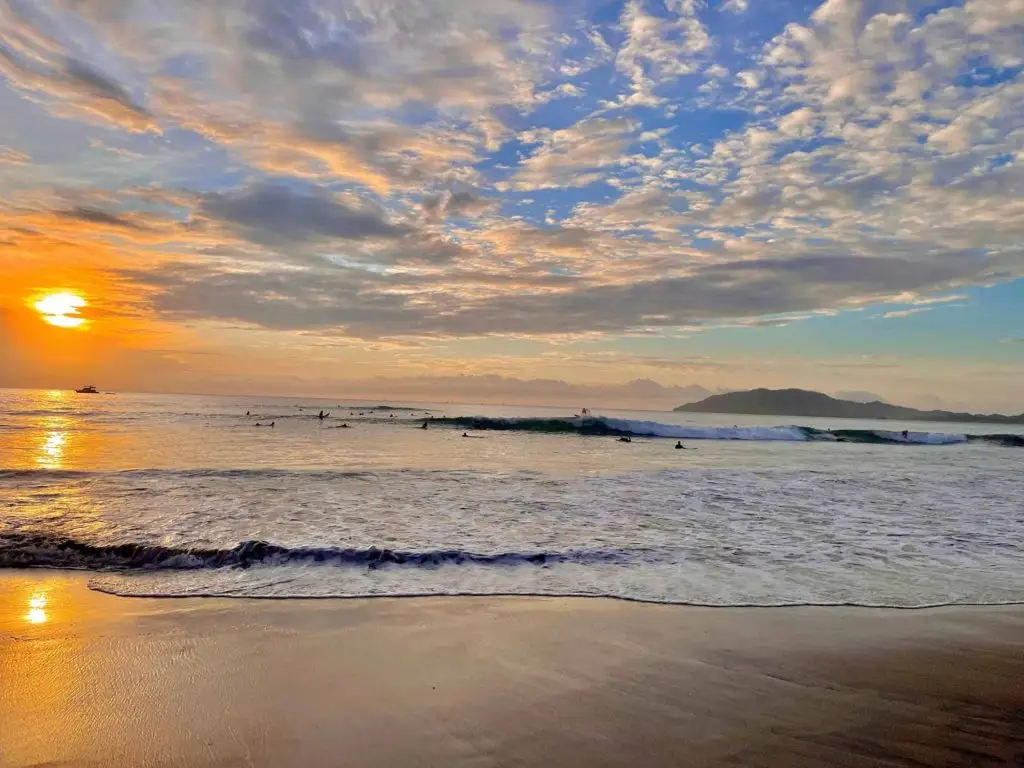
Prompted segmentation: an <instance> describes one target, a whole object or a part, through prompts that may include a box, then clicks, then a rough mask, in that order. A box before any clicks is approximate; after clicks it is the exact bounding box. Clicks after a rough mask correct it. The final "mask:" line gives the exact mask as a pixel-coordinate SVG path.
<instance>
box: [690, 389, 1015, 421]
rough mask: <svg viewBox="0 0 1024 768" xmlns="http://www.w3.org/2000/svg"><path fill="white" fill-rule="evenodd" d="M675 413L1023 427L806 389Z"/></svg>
mask: <svg viewBox="0 0 1024 768" xmlns="http://www.w3.org/2000/svg"><path fill="white" fill-rule="evenodd" d="M675 410H677V411H684V412H687V413H743V414H756V415H763V416H812V417H821V418H828V419H890V420H899V421H956V422H979V423H987V424H1024V413H1021V414H1018V415H1017V416H1004V415H1003V414H1000V413H991V414H978V413H955V412H953V411H920V410H918V409H917V408H905V407H903V406H900V405H890V404H889V403H883V402H881V401H878V400H876V401H874V402H870V403H860V402H855V401H853V400H839V399H837V398H835V397H829V396H828V395H825V394H822V393H821V392H810V391H808V390H806V389H751V390H747V391H745V392H729V393H727V394H724V395H712V396H711V397H706V398H704V399H703V400H701V401H699V402H696V403H688V404H686V405H680V406H679V407H678V408H676V409H675Z"/></svg>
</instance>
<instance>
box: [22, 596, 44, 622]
mask: <svg viewBox="0 0 1024 768" xmlns="http://www.w3.org/2000/svg"><path fill="white" fill-rule="evenodd" d="M48 618H49V617H48V616H47V615H46V595H44V594H42V593H40V592H37V593H35V594H34V595H32V597H30V598H29V600H28V613H26V614H25V621H27V622H28V623H29V624H45V623H46V621H47V619H48Z"/></svg>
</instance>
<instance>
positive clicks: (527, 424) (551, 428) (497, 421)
mask: <svg viewBox="0 0 1024 768" xmlns="http://www.w3.org/2000/svg"><path fill="white" fill-rule="evenodd" d="M432 423H440V424H451V425H453V426H456V427H465V428H468V429H478V430H485V429H496V430H514V431H523V432H546V433H565V434H576V435H606V436H612V437H619V436H621V437H671V438H676V439H688V440H789V441H801V440H807V439H808V437H807V435H806V434H804V433H803V432H801V430H800V427H693V426H684V425H680V424H662V423H661V422H657V421H634V420H632V419H615V418H609V417H603V416H592V417H584V418H580V417H573V418H492V417H489V416H455V417H450V418H441V419H433V420H432Z"/></svg>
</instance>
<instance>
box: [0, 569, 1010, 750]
mask: <svg viewBox="0 0 1024 768" xmlns="http://www.w3.org/2000/svg"><path fill="white" fill-rule="evenodd" d="M86 583H87V579H86V577H85V576H82V575H77V574H63V573H56V572H44V571H34V572H8V573H7V574H4V575H2V576H0V765H2V766H4V768H7V767H8V766H48V767H54V766H76V767H78V766H90V767H91V766H97V767H99V766H102V767H103V768H140V767H142V766H218V768H221V767H223V768H227V767H229V766H284V767H287V766H303V767H308V768H318V767H319V766H787V767H790V766H817V765H835V766H987V765H1017V766H1020V765H1024V608H1022V607H1005V608H942V609H931V610H919V611H906V610H902V611H901V610H874V609H864V608H773V609H759V608H718V609H716V608H693V607H679V606H658V605H640V604H631V603H625V602H620V601H614V600H588V599H562V598H557V599H544V598H424V599H377V600H319V601H314V600H302V601H299V600H292V601H255V600H227V599H183V600H153V599H127V598H118V597H112V596H108V595H103V594H99V593H96V592H92V591H90V590H88V589H87V587H86Z"/></svg>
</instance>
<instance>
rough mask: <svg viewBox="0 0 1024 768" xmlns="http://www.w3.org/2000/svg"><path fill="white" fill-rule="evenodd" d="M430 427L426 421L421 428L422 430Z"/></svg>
mask: <svg viewBox="0 0 1024 768" xmlns="http://www.w3.org/2000/svg"><path fill="white" fill-rule="evenodd" d="M429 427H430V425H429V424H428V423H427V422H425V421H424V422H423V426H422V427H420V429H428V428H429Z"/></svg>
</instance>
